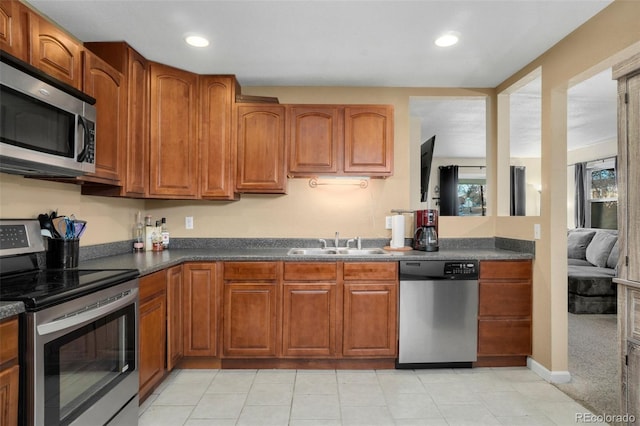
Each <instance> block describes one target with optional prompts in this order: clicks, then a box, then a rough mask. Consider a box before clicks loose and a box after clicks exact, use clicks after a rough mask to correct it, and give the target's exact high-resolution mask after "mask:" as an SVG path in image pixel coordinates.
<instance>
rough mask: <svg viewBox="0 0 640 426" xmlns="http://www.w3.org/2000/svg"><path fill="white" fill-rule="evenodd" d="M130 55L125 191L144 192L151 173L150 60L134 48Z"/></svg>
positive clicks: (129, 192)
mask: <svg viewBox="0 0 640 426" xmlns="http://www.w3.org/2000/svg"><path fill="white" fill-rule="evenodd" d="M127 55H128V59H129V60H128V67H129V69H128V97H127V102H128V104H127V114H128V115H127V139H126V140H127V143H126V165H125V186H124V190H125V194H127V195H131V196H144V195H145V194H146V192H147V176H148V174H149V160H148V151H149V138H148V128H149V110H148V102H147V98H148V97H147V92H148V89H147V86H148V77H149V73H148V69H147V61H146V59H145V58H144V57H142V55H140V54H139V53H138V52H135V51H134V50H133V49H131V48H129V49H127Z"/></svg>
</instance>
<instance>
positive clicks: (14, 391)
mask: <svg viewBox="0 0 640 426" xmlns="http://www.w3.org/2000/svg"><path fill="white" fill-rule="evenodd" d="M19 380H20V367H19V366H17V365H14V366H13V367H11V368H7V369H6V370H2V371H0V425H6V426H16V425H17V424H18V395H19V392H18V391H19Z"/></svg>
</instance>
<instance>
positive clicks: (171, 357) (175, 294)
mask: <svg viewBox="0 0 640 426" xmlns="http://www.w3.org/2000/svg"><path fill="white" fill-rule="evenodd" d="M183 299H184V296H183V285H182V266H181V265H179V266H174V267H173V268H170V269H168V270H167V371H171V370H173V367H174V366H175V365H176V364H177V363H178V361H179V360H180V358H182V354H183V350H182V346H183V345H182V330H183V318H184V312H183Z"/></svg>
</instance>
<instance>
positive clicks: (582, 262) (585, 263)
mask: <svg viewBox="0 0 640 426" xmlns="http://www.w3.org/2000/svg"><path fill="white" fill-rule="evenodd" d="M567 264H568V265H569V266H588V267H590V268H594V266H593V265H592V264H591V263H589V261H588V260H587V259H567Z"/></svg>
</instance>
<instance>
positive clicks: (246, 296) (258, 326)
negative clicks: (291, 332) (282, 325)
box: [223, 283, 278, 357]
mask: <svg viewBox="0 0 640 426" xmlns="http://www.w3.org/2000/svg"><path fill="white" fill-rule="evenodd" d="M276 289H277V286H276V285H275V284H257V283H256V284H252V283H241V284H233V283H231V284H225V286H224V332H223V333H224V339H223V340H224V349H223V352H224V356H227V357H231V356H237V357H275V356H277V355H278V352H277V347H276V344H277V340H278V339H277V326H278V321H277V319H278V315H277V311H276V309H277V306H278V303H277V302H278V300H277V298H278V294H277V291H276Z"/></svg>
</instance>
